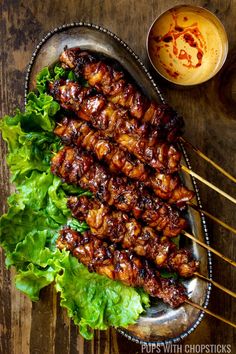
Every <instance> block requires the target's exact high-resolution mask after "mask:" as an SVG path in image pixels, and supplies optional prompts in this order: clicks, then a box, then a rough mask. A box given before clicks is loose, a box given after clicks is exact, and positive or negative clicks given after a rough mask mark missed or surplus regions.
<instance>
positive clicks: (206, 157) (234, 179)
mask: <svg viewBox="0 0 236 354" xmlns="http://www.w3.org/2000/svg"><path fill="white" fill-rule="evenodd" d="M179 140H180V141H181V142H183V143H184V144H186V145H188V146H190V147H191V148H192V149H193V150H194V151H195V152H196V153H197V154H198V155H199V156H200V157H202V158H203V159H204V160H206V161H207V162H209V163H210V164H211V165H212V166H213V167H215V168H216V169H217V170H218V171H220V172H221V173H222V174H223V175H225V176H226V177H227V178H229V179H230V180H231V181H233V182H234V183H236V178H235V177H234V176H232V175H231V174H230V173H228V172H227V171H225V170H224V169H223V168H222V167H221V166H219V165H218V164H217V163H216V162H214V161H212V160H211V159H210V158H209V157H208V156H206V155H205V154H204V153H203V152H202V151H201V150H199V149H198V148H196V147H195V146H194V145H193V144H192V143H190V141H187V140H186V139H185V138H183V137H180V138H179Z"/></svg>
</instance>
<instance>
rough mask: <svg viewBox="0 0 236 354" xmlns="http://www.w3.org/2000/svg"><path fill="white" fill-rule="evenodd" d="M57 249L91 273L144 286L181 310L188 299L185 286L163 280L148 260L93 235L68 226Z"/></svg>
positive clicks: (149, 291) (149, 292)
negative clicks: (70, 256) (73, 257)
mask: <svg viewBox="0 0 236 354" xmlns="http://www.w3.org/2000/svg"><path fill="white" fill-rule="evenodd" d="M57 247H58V248H59V249H66V250H68V251H70V252H71V253H72V255H73V256H75V257H76V258H78V259H79V261H80V262H81V263H82V264H84V265H85V266H86V267H88V269H89V271H91V272H96V273H98V274H101V275H105V276H107V277H108V278H110V279H113V280H120V281H121V282H122V283H124V284H126V285H129V286H133V287H142V288H143V289H144V290H145V291H146V292H147V293H148V294H149V295H151V296H153V297H158V298H159V299H162V300H163V301H164V302H165V303H167V304H169V305H170V306H171V307H178V306H179V305H181V304H182V303H184V302H185V300H186V299H187V295H186V289H185V287H184V286H183V285H182V284H180V283H177V282H175V281H173V280H170V279H164V278H162V277H161V276H160V275H159V274H158V272H155V271H154V270H153V269H152V268H151V267H150V266H149V264H148V262H147V261H145V260H142V259H141V258H139V257H137V256H135V255H134V254H133V253H132V252H131V251H128V250H122V251H120V250H118V249H117V248H116V245H115V244H112V245H110V246H108V244H107V243H105V242H103V241H101V240H98V239H97V238H95V237H94V236H92V235H91V233H90V232H85V233H83V235H82V234H79V233H78V232H76V231H74V230H72V229H70V228H68V227H66V228H64V229H63V230H61V232H60V237H59V239H58V241H57Z"/></svg>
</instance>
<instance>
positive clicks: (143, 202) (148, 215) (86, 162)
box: [51, 147, 187, 237]
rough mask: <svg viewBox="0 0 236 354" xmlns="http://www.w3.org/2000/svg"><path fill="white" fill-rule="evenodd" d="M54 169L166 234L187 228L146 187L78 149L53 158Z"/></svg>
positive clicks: (105, 201) (66, 179)
mask: <svg viewBox="0 0 236 354" xmlns="http://www.w3.org/2000/svg"><path fill="white" fill-rule="evenodd" d="M51 171H52V173H54V174H55V175H57V176H59V177H60V178H61V179H62V180H63V181H64V182H67V183H72V184H76V185H79V186H80V187H81V188H83V189H87V190H90V191H91V192H92V193H94V195H95V196H96V197H97V198H98V199H99V200H101V201H102V202H104V203H107V204H108V205H113V206H115V207H116V208H117V209H119V210H121V211H125V212H130V213H132V214H133V216H134V217H135V218H139V219H140V218H141V219H142V220H143V221H144V222H145V223H147V224H148V225H149V226H150V227H153V228H156V229H157V230H160V231H162V232H163V234H164V235H165V236H170V237H172V236H176V235H178V234H179V233H180V232H181V230H183V229H184V228H185V227H186V224H187V223H186V220H185V219H183V218H181V217H180V214H179V212H178V210H175V209H173V208H172V207H171V206H170V205H168V204H166V203H164V202H163V201H161V200H159V199H158V197H152V196H151V195H150V194H149V193H148V192H147V190H146V189H145V188H142V186H141V185H140V184H138V186H137V185H136V183H135V182H133V183H130V182H129V180H128V179H127V177H119V176H113V175H112V174H111V173H110V172H108V171H107V169H106V168H105V167H104V166H101V164H100V163H99V162H96V161H94V160H93V158H92V156H90V155H88V154H87V153H85V152H80V151H78V149H76V148H72V147H64V148H63V149H62V150H60V151H59V152H58V153H57V154H56V155H55V156H53V158H52V160H51Z"/></svg>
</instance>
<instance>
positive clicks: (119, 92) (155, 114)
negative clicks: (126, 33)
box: [60, 48, 184, 141]
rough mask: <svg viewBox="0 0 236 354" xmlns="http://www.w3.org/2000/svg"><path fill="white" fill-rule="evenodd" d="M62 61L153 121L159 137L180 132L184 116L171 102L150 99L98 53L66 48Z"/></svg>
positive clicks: (172, 137) (133, 111)
mask: <svg viewBox="0 0 236 354" xmlns="http://www.w3.org/2000/svg"><path fill="white" fill-rule="evenodd" d="M60 61H61V63H62V66H64V67H66V68H70V69H73V70H74V71H75V73H76V74H77V75H79V76H83V77H84V78H85V79H86V80H87V81H88V83H89V85H90V86H92V87H95V88H96V90H97V91H98V92H102V93H103V94H104V95H106V97H108V99H109V100H110V101H111V102H113V103H115V104H118V105H120V106H122V107H124V108H126V109H127V110H128V111H129V114H130V115H131V116H133V117H134V118H136V119H138V120H139V121H142V122H148V123H150V124H151V125H152V126H153V128H154V129H155V130H156V132H157V133H158V136H159V138H162V139H166V140H168V141H175V140H176V139H177V138H178V137H179V136H180V135H181V133H182V128H183V125H184V123H183V119H182V117H179V116H178V115H177V113H176V112H175V111H174V110H173V109H172V108H171V107H169V106H168V105H166V104H158V103H157V102H154V101H150V100H149V99H148V98H147V97H145V95H144V94H143V93H142V92H141V91H140V90H139V89H138V88H137V87H136V85H134V84H132V83H131V82H129V81H128V80H127V79H126V78H125V74H124V72H122V71H120V70H116V69H115V68H114V65H110V64H109V63H108V61H106V60H99V59H98V58H96V56H95V54H93V53H91V52H86V51H81V50H80V49H79V48H72V49H67V50H65V51H64V52H63V53H62V54H61V56H60Z"/></svg>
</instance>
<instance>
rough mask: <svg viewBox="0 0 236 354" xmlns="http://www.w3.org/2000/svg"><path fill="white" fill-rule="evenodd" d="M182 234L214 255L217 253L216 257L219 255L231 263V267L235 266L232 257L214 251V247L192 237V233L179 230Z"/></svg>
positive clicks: (235, 263)
mask: <svg viewBox="0 0 236 354" xmlns="http://www.w3.org/2000/svg"><path fill="white" fill-rule="evenodd" d="M181 232H182V234H183V235H184V236H186V237H188V238H190V239H191V240H193V241H194V242H196V243H198V244H199V245H200V246H202V247H203V248H206V249H207V250H208V251H210V252H212V253H214V254H215V255H217V256H218V257H220V258H221V259H223V260H224V261H225V262H227V263H229V264H231V265H232V266H233V267H236V262H235V261H233V260H232V259H230V258H228V257H226V256H224V255H223V254H222V253H220V252H218V251H216V250H215V249H214V248H212V247H211V246H208V245H207V244H205V243H204V242H202V241H200V240H198V239H197V238H196V237H194V236H193V235H191V234H190V233H188V232H187V231H184V230H183V231H181Z"/></svg>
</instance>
